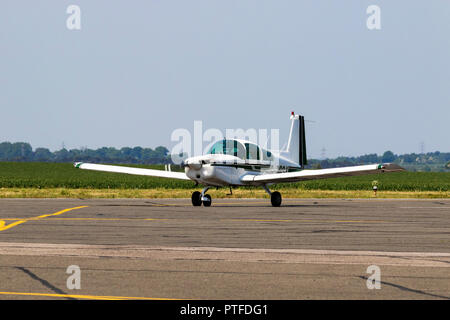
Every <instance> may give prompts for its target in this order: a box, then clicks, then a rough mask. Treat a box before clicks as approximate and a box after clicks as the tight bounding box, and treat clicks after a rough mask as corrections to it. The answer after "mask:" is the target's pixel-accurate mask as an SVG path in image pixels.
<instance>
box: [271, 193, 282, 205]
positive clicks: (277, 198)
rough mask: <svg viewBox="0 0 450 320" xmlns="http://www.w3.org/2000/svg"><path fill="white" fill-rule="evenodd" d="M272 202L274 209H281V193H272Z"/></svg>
mask: <svg viewBox="0 0 450 320" xmlns="http://www.w3.org/2000/svg"><path fill="white" fill-rule="evenodd" d="M270 202H272V206H273V207H279V206H280V205H281V193H279V192H278V191H275V192H272V195H271V196H270Z"/></svg>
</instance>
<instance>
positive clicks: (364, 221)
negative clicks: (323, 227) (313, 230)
mask: <svg viewBox="0 0 450 320" xmlns="http://www.w3.org/2000/svg"><path fill="white" fill-rule="evenodd" d="M222 221H246V222H336V223H383V222H387V221H381V220H301V219H297V220H270V219H223V220H222Z"/></svg>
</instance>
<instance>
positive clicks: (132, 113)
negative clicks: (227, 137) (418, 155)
mask: <svg viewBox="0 0 450 320" xmlns="http://www.w3.org/2000/svg"><path fill="white" fill-rule="evenodd" d="M71 4H75V5H78V6H79V7H80V8H81V30H72V31H71V30H68V29H67V27H66V20H67V18H68V16H69V15H68V14H67V13H66V9H67V7H68V6H69V5H71ZM372 4H375V5H378V6H379V7H380V8H381V30H368V28H367V27H366V19H367V17H368V15H367V14H366V9H367V7H368V6H369V5H372ZM0 8H1V10H0V52H1V53H0V55H1V59H0V112H1V117H0V141H11V142H16V141H25V142H30V143H31V144H32V146H33V147H34V148H36V147H48V148H50V149H51V150H55V149H60V148H61V145H62V143H63V142H64V144H65V146H66V148H79V147H82V146H87V147H90V148H97V147H102V146H113V147H118V148H119V147H123V146H137V145H139V146H142V147H152V148H154V147H156V146H158V145H165V146H167V147H169V149H170V147H172V146H173V145H174V144H175V143H173V142H171V141H170V135H171V133H172V131H173V130H175V129H177V128H186V129H189V130H192V129H193V122H194V120H202V121H203V127H204V129H207V128H218V129H221V130H223V131H225V129H226V128H244V129H247V128H256V129H258V128H267V129H271V128H278V129H280V137H281V140H282V143H283V141H284V140H287V135H288V129H289V114H290V112H291V111H292V110H295V111H296V112H297V113H301V114H303V115H304V116H305V117H306V119H309V120H312V121H314V122H308V123H307V133H306V134H307V144H308V156H309V157H311V158H313V157H316V158H317V157H320V156H321V153H322V151H321V150H322V148H325V149H326V156H328V157H336V156H339V155H347V156H349V155H360V154H365V153H379V154H380V153H382V152H384V151H385V150H392V151H393V152H394V153H399V154H401V153H409V152H419V151H420V143H421V142H424V144H425V151H435V150H440V151H446V152H448V151H450V139H449V120H450V90H449V89H450V58H449V57H450V2H449V1H438V0H433V1H411V0H408V1H406V0H398V1H376V0H373V1H361V0H351V1H335V0H329V1H323V0H316V1H298V0H293V1H286V0H277V1H274V0H273V1H266V0H252V1H250V0H239V1H237V0H226V1H225V0H202V1H200V0H198V1H197V0H189V1H186V0H183V1H182V0H178V1H175V0H164V1H163V0H148V1H124V0H120V1H106V0H96V1H86V0H72V1H61V0H58V1H57V0H53V1H49V0H40V1H20V0H6V1H2V3H1V4H0Z"/></svg>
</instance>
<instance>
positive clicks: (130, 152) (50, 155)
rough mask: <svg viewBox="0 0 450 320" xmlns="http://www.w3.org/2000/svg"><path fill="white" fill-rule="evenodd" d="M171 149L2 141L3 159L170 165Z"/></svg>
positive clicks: (1, 159)
mask: <svg viewBox="0 0 450 320" xmlns="http://www.w3.org/2000/svg"><path fill="white" fill-rule="evenodd" d="M168 154H169V150H167V148H165V147H162V146H159V147H157V148H155V149H151V148H142V147H134V148H129V147H124V148H121V149H116V148H111V147H109V148H108V147H103V148H99V149H95V150H94V149H88V148H81V149H70V150H67V149H66V148H62V149H61V150H58V151H54V152H51V151H50V150H49V149H47V148H36V150H34V151H33V148H32V147H31V145H30V144H29V143H25V142H16V143H10V142H2V143H0V161H17V162H31V161H36V162H75V161H86V162H88V161H89V162H104V163H135V164H166V163H171V159H170V156H169V155H168Z"/></svg>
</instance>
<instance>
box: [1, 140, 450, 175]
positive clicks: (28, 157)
mask: <svg viewBox="0 0 450 320" xmlns="http://www.w3.org/2000/svg"><path fill="white" fill-rule="evenodd" d="M0 161H19V162H31V161H35V162H75V161H85V162H97V163H123V164H126V163H133V164H168V163H172V160H171V158H170V154H169V150H168V149H167V148H166V147H163V146H159V147H157V148H155V149H151V148H142V147H134V148H130V147H124V148H121V149H116V148H112V147H103V148H98V149H88V148H80V149H70V150H67V149H66V148H62V149H60V150H57V151H54V152H51V151H50V150H49V149H47V148H36V150H33V148H32V147H31V145H30V144H29V143H25V142H16V143H10V142H2V143H0ZM308 162H309V165H308V168H315V169H318V168H323V169H325V168H336V167H344V166H352V165H360V164H370V163H390V162H394V163H397V164H400V165H401V166H403V167H405V168H406V169H407V170H411V171H444V170H448V169H450V152H439V151H435V152H429V153H421V154H416V153H409V154H403V155H396V154H394V153H393V152H392V151H386V152H384V153H383V154H382V155H377V154H375V153H373V154H365V155H362V156H358V157H337V158H334V159H321V160H319V159H308Z"/></svg>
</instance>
